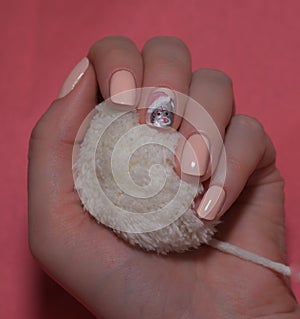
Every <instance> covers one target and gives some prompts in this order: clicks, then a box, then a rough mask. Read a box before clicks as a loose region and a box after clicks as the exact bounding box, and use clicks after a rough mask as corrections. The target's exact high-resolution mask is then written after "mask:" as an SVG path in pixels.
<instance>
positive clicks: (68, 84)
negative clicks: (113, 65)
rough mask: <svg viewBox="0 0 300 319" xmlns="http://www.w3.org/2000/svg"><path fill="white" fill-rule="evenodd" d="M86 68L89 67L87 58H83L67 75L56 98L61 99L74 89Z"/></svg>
mask: <svg viewBox="0 0 300 319" xmlns="http://www.w3.org/2000/svg"><path fill="white" fill-rule="evenodd" d="M88 67H89V60H88V58H86V57H85V58H83V59H82V60H81V61H80V62H79V63H78V64H77V65H76V66H75V67H74V69H73V70H72V71H71V72H70V73H69V75H68V77H67V78H66V80H65V82H64V84H63V85H62V88H61V89H60V91H59V94H58V98H62V97H64V96H66V95H67V94H69V93H70V92H71V91H72V90H73V89H74V88H75V86H76V84H77V83H78V82H79V80H80V79H81V78H82V76H83V75H84V73H85V72H86V70H87V69H88Z"/></svg>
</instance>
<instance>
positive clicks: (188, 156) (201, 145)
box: [180, 134, 209, 176]
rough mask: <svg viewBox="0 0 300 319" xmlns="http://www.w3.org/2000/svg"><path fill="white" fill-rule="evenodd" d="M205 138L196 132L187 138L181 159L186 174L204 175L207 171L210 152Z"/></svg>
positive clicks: (182, 168)
mask: <svg viewBox="0 0 300 319" xmlns="http://www.w3.org/2000/svg"><path fill="white" fill-rule="evenodd" d="M204 139H205V140H206V138H204V137H202V136H201V135H200V134H194V135H192V136H190V137H189V138H188V139H187V140H186V142H185V144H184V147H183V151H182V156H181V161H180V162H181V171H182V172H183V173H184V174H188V175H193V176H203V175H204V174H205V173H206V171H207V166H208V161H209V152H208V146H207V144H206V143H205V140H204Z"/></svg>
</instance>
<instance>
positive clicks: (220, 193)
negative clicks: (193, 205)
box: [197, 185, 225, 220]
mask: <svg viewBox="0 0 300 319" xmlns="http://www.w3.org/2000/svg"><path fill="white" fill-rule="evenodd" d="M224 201H225V191H224V189H223V188H222V187H220V186H217V185H214V186H211V187H210V188H209V189H208V190H207V191H206V193H205V194H204V196H203V198H202V200H201V203H200V205H199V207H198V209H197V214H198V216H199V217H200V218H202V219H205V220H214V219H215V218H216V217H217V216H218V214H219V212H220V210H221V208H222V206H223V204H224Z"/></svg>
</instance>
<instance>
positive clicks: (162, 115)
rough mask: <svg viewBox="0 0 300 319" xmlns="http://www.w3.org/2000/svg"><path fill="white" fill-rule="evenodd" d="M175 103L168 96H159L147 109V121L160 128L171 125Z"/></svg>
mask: <svg viewBox="0 0 300 319" xmlns="http://www.w3.org/2000/svg"><path fill="white" fill-rule="evenodd" d="M174 110H175V104H174V101H173V99H172V98H170V97H169V96H160V97H159V98H157V99H156V100H154V101H153V102H152V104H151V105H150V106H149V108H148V110H147V122H148V123H149V124H152V125H153V126H156V127H160V128H168V127H170V126H172V123H173V119H174Z"/></svg>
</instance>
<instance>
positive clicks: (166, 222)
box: [73, 102, 291, 276]
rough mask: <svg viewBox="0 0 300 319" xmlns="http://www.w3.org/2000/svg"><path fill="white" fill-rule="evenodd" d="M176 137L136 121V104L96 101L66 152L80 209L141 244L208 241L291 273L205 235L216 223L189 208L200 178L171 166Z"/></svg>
mask: <svg viewBox="0 0 300 319" xmlns="http://www.w3.org/2000/svg"><path fill="white" fill-rule="evenodd" d="M178 138H179V133H178V132H176V131H172V130H158V129H156V128H151V127H149V126H147V125H140V124H139V123H138V113H137V112H136V111H131V112H120V111H116V110H114V109H113V108H111V107H110V106H109V102H103V103H101V104H100V105H98V106H97V107H96V112H95V115H94V116H93V118H92V120H91V122H90V125H89V128H88V130H87V132H86V134H85V137H84V140H83V142H82V143H81V145H80V150H79V152H77V153H76V152H75V153H74V158H73V172H74V179H75V187H76V190H77V192H78V194H79V196H80V199H81V201H82V203H83V206H84V208H85V209H86V210H87V211H89V213H90V214H91V215H93V216H94V217H95V219H96V220H97V221H98V222H99V223H102V224H104V225H105V226H107V227H109V228H111V229H112V230H113V231H114V232H115V233H116V235H117V236H119V237H121V238H123V239H124V240H125V241H127V242H129V243H130V244H132V245H135V246H139V247H140V248H142V249H144V250H147V251H156V252H157V253H160V254H166V253H168V252H171V251H174V252H184V251H187V250H189V249H192V248H198V247H199V246H200V245H201V244H207V245H210V246H211V247H214V248H216V249H218V250H220V251H223V252H226V253H229V254H231V255H235V256H237V257H239V258H242V259H245V260H248V261H252V262H254V263H257V264H259V265H261V266H264V267H267V268H270V269H272V270H273V271H276V272H279V273H282V274H284V275H286V276H290V275H291V269H290V268H289V267H288V266H286V265H283V264H280V263H276V262H273V261H271V260H269V259H267V258H264V257H262V256H258V255H256V254H253V253H251V252H249V251H247V250H244V249H242V248H239V247H236V246H234V245H231V244H229V243H225V242H221V241H218V240H216V239H213V238H212V237H213V235H214V233H215V232H216V228H215V226H216V225H217V224H218V222H217V221H212V222H208V221H207V222H206V221H202V220H201V219H199V218H198V217H197V216H196V214H195V211H194V210H193V205H194V198H195V196H196V195H198V194H201V192H202V191H203V188H202V185H201V184H199V185H191V184H188V183H186V182H183V181H182V180H181V179H180V178H179V177H178V176H177V174H176V173H175V172H174V170H173V168H174V151H175V147H176V145H177V142H178ZM162 168H163V169H162ZM162 186H163V187H162ZM170 203H171V204H170ZM149 212H150V214H149ZM151 212H152V213H151Z"/></svg>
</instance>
